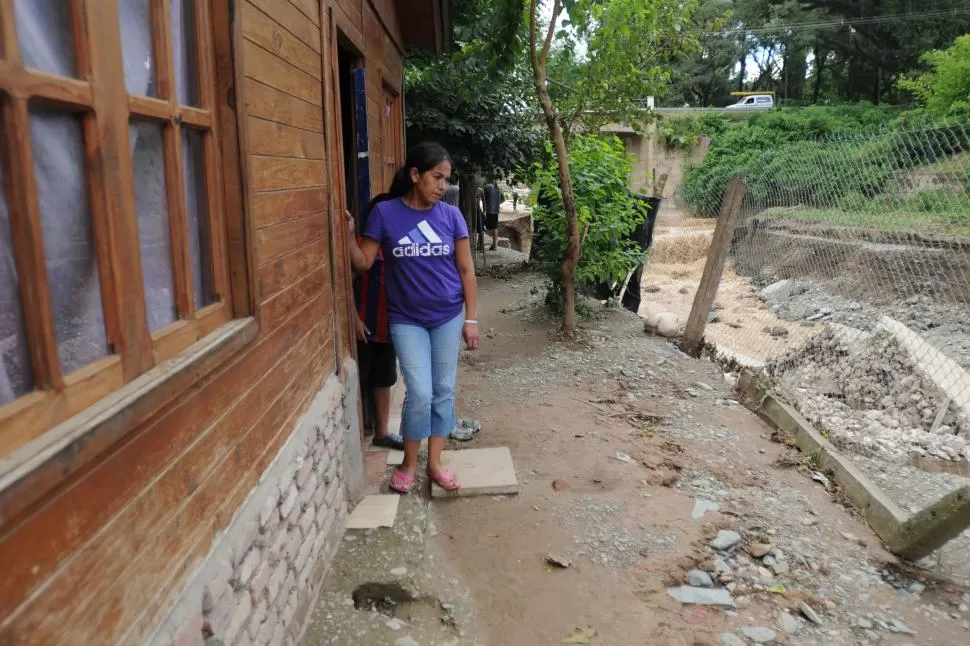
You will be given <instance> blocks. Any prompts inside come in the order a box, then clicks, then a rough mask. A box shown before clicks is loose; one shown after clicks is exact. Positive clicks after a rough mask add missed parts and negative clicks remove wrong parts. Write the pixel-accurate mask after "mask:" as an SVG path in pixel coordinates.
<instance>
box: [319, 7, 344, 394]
mask: <svg viewBox="0 0 970 646" xmlns="http://www.w3.org/2000/svg"><path fill="white" fill-rule="evenodd" d="M335 34H336V26H335V24H334V16H333V7H327V10H326V13H325V14H324V15H323V16H321V25H320V57H321V59H322V65H321V69H322V72H323V73H322V76H323V123H324V127H323V130H324V136H325V137H326V143H327V145H326V151H327V165H328V166H329V168H330V187H331V188H330V190H329V191H328V192H327V215H328V220H329V225H330V236H329V237H330V289H331V292H332V294H333V307H331V308H330V316H331V319H332V320H333V327H332V328H331V329H332V330H333V336H334V348H336V351H335V352H334V362H335V365H334V371H335V374H338V375H339V374H341V373H342V371H343V365H342V359H341V351H340V347H341V343H340V341H341V337H342V336H343V334H344V333H343V331H342V330H341V329H340V324H339V317H338V316H337V300H338V299H337V294H338V290H339V289H340V278H339V276H338V265H337V253H338V249H339V247H338V243H337V236H338V235H339V234H340V233H341V232H343V229H340V228H338V227H337V217H336V216H337V214H338V213H341V214H342V213H343V202H342V200H343V191H342V189H341V187H342V186H344V184H343V174H342V173H341V171H340V166H341V164H340V162H339V160H340V159H341V152H340V150H341V149H340V135H339V133H340V129H339V128H337V127H336V126H335V113H336V98H335V92H339V90H337V89H336V88H338V87H339V85H338V86H335V85H334V82H335V80H336V75H335V74H334V69H335V63H334V58H335V55H336V42H335V41H336V38H335ZM344 235H346V233H345V234H344Z"/></svg>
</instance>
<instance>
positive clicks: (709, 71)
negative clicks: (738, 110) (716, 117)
mask: <svg viewBox="0 0 970 646" xmlns="http://www.w3.org/2000/svg"><path fill="white" fill-rule="evenodd" d="M734 19H735V18H734V2H733V0H703V1H702V2H701V3H700V5H699V6H698V8H697V13H696V14H695V16H694V25H695V27H696V29H697V30H698V31H699V32H700V37H699V41H698V47H697V51H696V52H693V53H690V54H688V55H686V56H684V57H682V58H681V59H680V60H679V61H677V62H675V63H674V66H673V78H672V80H671V84H670V90H669V92H667V94H666V96H665V97H663V98H664V102H665V103H667V104H669V105H672V106H679V105H681V104H683V103H689V104H691V105H695V106H700V107H709V106H719V105H724V104H726V103H727V102H728V101H730V98H731V91H732V90H733V89H734V86H733V78H732V76H733V74H734V69H735V68H736V67H737V65H738V61H739V60H740V57H741V56H742V55H744V54H747V45H746V43H744V42H742V41H741V40H739V39H738V37H737V35H736V34H733V33H731V34H722V33H719V32H720V30H722V29H724V28H727V27H728V26H731V25H732V24H733V21H734Z"/></svg>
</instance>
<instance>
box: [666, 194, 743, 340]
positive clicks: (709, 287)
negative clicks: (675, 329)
mask: <svg viewBox="0 0 970 646" xmlns="http://www.w3.org/2000/svg"><path fill="white" fill-rule="evenodd" d="M746 190H747V189H746V187H745V185H744V182H742V181H741V180H739V179H733V180H731V181H730V182H728V186H727V190H725V191H724V201H723V202H722V204H721V212H720V214H718V217H717V224H716V225H715V227H714V239H713V240H712V241H711V250H710V251H708V253H707V262H706V263H705V264H704V274H703V275H702V276H701V283H700V286H699V287H698V288H697V293H696V294H695V295H694V305H693V307H692V308H691V310H690V317H689V318H688V319H687V328H686V329H685V330H684V340H683V343H682V344H681V349H682V350H683V351H684V352H686V353H687V354H689V355H691V356H694V357H697V356H700V353H701V349H702V348H703V346H704V327H705V326H706V325H707V317H708V316H709V315H710V313H711V307H712V306H713V305H714V299H715V298H717V289H718V287H719V286H720V284H721V275H722V274H723V273H724V264H725V262H726V261H727V254H728V249H729V248H730V246H731V236H732V235H733V234H734V222H735V220H737V217H738V213H740V212H741V203H742V202H743V201H744V195H745V192H746Z"/></svg>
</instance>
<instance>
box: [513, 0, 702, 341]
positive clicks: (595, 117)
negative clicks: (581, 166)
mask: <svg viewBox="0 0 970 646" xmlns="http://www.w3.org/2000/svg"><path fill="white" fill-rule="evenodd" d="M509 1H516V0H509ZM551 4H552V11H551V20H549V22H548V23H547V24H545V25H543V20H542V15H541V10H542V3H541V2H540V0H530V2H529V13H528V16H529V60H530V63H531V66H532V75H533V82H534V86H535V92H536V96H537V97H538V99H539V105H540V107H541V108H542V114H543V117H544V119H545V122H546V126H547V128H548V129H549V134H550V136H551V139H552V150H553V152H554V154H555V160H556V165H557V167H558V176H559V189H560V190H559V198H560V201H561V202H562V206H563V220H564V222H563V226H564V228H565V236H564V243H563V244H564V248H563V258H562V261H561V263H560V278H561V285H562V301H563V329H564V331H565V332H566V333H567V334H571V333H572V332H573V331H574V330H575V327H576V317H575V304H576V294H575V285H574V279H575V278H576V268H577V265H578V264H579V260H580V257H581V254H582V243H583V241H582V237H581V233H580V221H579V213H578V211H577V202H576V193H575V190H574V186H573V178H572V175H571V173H570V168H569V145H570V142H569V140H568V139H567V134H566V132H567V131H568V132H570V133H571V132H575V130H576V124H577V123H580V122H581V123H582V126H583V128H584V129H586V130H589V131H595V130H596V129H598V127H599V126H600V125H603V124H605V123H609V122H611V121H612V122H625V123H630V124H632V125H634V126H636V125H637V124H638V122H639V121H640V120H641V119H642V117H643V111H642V108H641V101H642V99H643V98H645V97H647V96H649V95H656V94H659V93H660V92H661V91H662V90H663V89H664V88H665V87H666V86H667V84H668V83H669V82H670V64H671V63H672V61H674V60H676V59H677V58H679V57H680V56H681V55H682V54H683V53H684V52H685V51H687V50H688V49H689V48H691V47H693V46H695V28H694V23H693V15H694V11H695V10H696V7H697V1H696V0H655V1H653V2H643V1H642V0H552V2H551ZM561 18H565V22H564V24H563V25H562V26H563V27H564V28H560V24H559V23H560V19H561ZM556 40H558V41H560V43H563V44H564V45H565V46H567V47H568V43H569V41H570V40H575V41H576V42H577V45H578V43H580V42H581V43H582V44H583V45H584V46H585V55H584V56H583V57H582V58H581V59H580V60H578V61H577V64H578V68H579V70H580V72H581V73H580V74H579V75H577V78H578V80H577V82H576V85H574V86H572V87H570V88H569V90H568V91H566V92H562V93H557V97H556V99H555V100H554V99H553V97H552V95H551V94H550V88H549V59H550V53H551V52H552V48H553V42H554V41H556ZM578 50H579V47H578V46H577V47H575V48H574V51H578ZM564 122H565V123H566V124H567V125H568V126H569V127H568V128H567V129H566V131H564V128H563V125H564Z"/></svg>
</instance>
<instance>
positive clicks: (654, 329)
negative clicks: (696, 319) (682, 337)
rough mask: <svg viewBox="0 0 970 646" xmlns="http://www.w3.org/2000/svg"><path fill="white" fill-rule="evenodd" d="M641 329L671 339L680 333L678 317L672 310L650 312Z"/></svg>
mask: <svg viewBox="0 0 970 646" xmlns="http://www.w3.org/2000/svg"><path fill="white" fill-rule="evenodd" d="M643 331H644V332H647V333H649V334H658V335H660V336H662V337H666V338H668V339H672V338H674V337H676V336H678V335H679V334H680V318H679V317H678V316H677V315H676V314H673V313H672V312H662V313H660V314H651V315H650V316H648V317H647V320H646V321H644V322H643Z"/></svg>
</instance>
